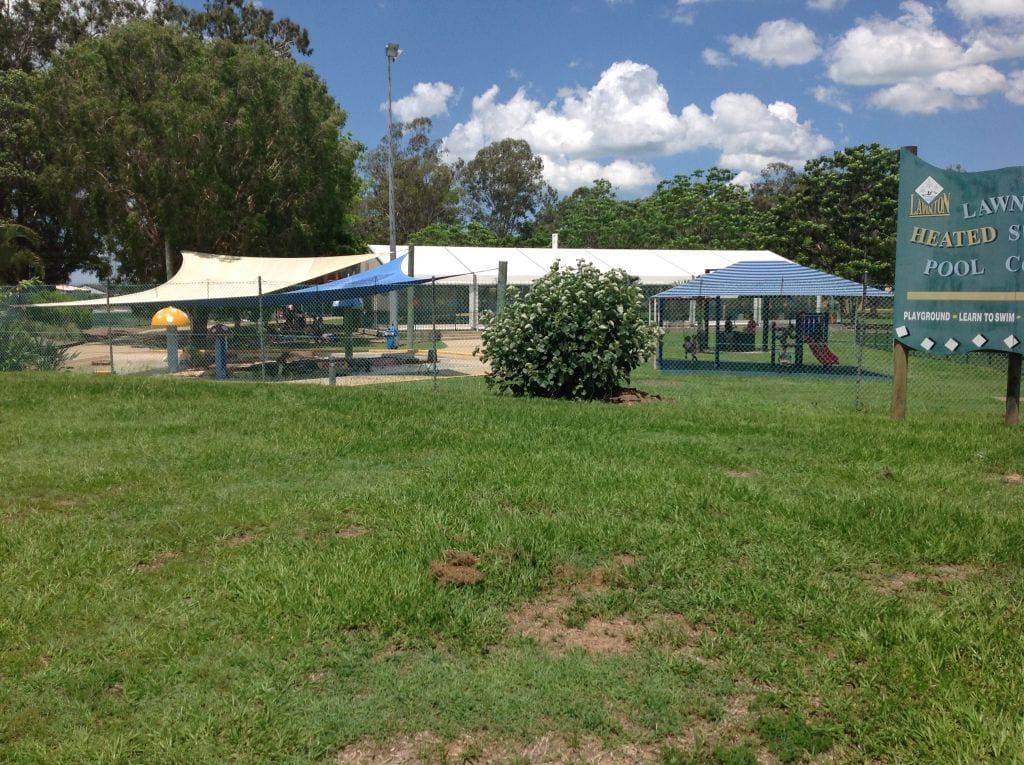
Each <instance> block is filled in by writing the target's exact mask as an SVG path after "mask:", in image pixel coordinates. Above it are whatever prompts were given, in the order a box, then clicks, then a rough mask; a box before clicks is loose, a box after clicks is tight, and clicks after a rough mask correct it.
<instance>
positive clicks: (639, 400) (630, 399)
mask: <svg viewBox="0 0 1024 765" xmlns="http://www.w3.org/2000/svg"><path fill="white" fill-rule="evenodd" d="M662 400H663V399H662V398H661V396H659V395H658V394H657V393H645V392H644V391H642V390H637V389H636V388H619V389H618V390H617V391H615V393H613V394H612V395H610V396H609V397H608V398H606V399H605V401H606V402H607V403H609V404H625V405H627V406H634V405H636V404H651V403H654V402H655V401H662Z"/></svg>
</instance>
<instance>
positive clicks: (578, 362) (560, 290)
mask: <svg viewBox="0 0 1024 765" xmlns="http://www.w3.org/2000/svg"><path fill="white" fill-rule="evenodd" d="M656 337H657V331H656V330H655V329H654V328H653V327H650V326H648V325H647V323H646V320H645V318H644V312H643V295H642V293H641V292H640V289H639V288H638V287H637V286H636V285H635V284H634V283H633V280H632V279H631V278H630V277H629V276H628V275H627V274H626V272H625V271H622V270H621V269H615V270H612V271H608V272H606V273H601V272H600V271H598V270H597V268H595V267H594V266H592V265H590V264H589V263H586V262H585V261H582V260H581V261H578V262H577V263H576V267H575V268H569V267H566V268H562V267H561V266H560V265H559V263H558V262H556V263H555V264H554V265H553V266H552V267H551V270H550V271H549V272H548V273H547V274H546V275H545V276H544V277H542V278H541V279H540V280H538V281H537V282H535V283H534V284H533V286H532V288H531V289H530V291H529V292H528V293H526V294H525V295H522V296H518V295H516V294H515V293H513V294H512V295H511V296H510V299H509V303H508V304H507V305H506V306H505V309H504V310H503V311H502V313H501V314H500V315H498V316H494V315H487V316H485V317H484V329H483V333H482V340H483V350H482V351H481V352H480V358H481V359H482V360H483V361H485V362H488V363H490V365H491V371H490V373H489V374H488V375H487V384H488V385H489V386H491V387H493V388H497V390H498V391H499V392H504V391H509V392H511V393H512V394H514V395H516V396H524V395H525V396H543V397H548V398H568V399H600V398H606V397H608V396H610V395H612V394H613V393H614V392H615V391H616V389H617V388H618V387H619V386H620V384H622V383H623V382H626V381H628V379H629V374H630V372H632V371H633V370H634V369H636V367H637V366H639V365H640V364H641V363H642V362H643V361H644V360H645V359H647V358H648V357H649V356H650V355H651V353H652V352H653V351H654V347H655V346H654V343H655V339H656Z"/></svg>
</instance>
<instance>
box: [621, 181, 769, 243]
mask: <svg viewBox="0 0 1024 765" xmlns="http://www.w3.org/2000/svg"><path fill="white" fill-rule="evenodd" d="M735 177H736V174H735V173H733V172H732V171H731V170H725V169H723V168H719V167H712V168H710V169H709V170H707V171H703V170H697V171H694V172H693V173H690V175H688V176H686V175H677V176H676V177H675V178H673V179H672V180H671V181H662V182H661V183H659V184H658V188H657V190H656V191H655V192H654V194H652V195H651V196H650V197H648V198H647V199H645V200H643V202H642V203H641V208H642V212H641V215H642V217H643V220H644V224H645V233H644V239H645V242H646V246H648V247H663V248H667V249H706V250H743V249H760V248H761V247H762V246H763V240H764V220H763V218H762V216H761V215H760V214H759V213H758V212H757V210H756V209H755V208H754V205H753V202H752V201H751V198H750V193H749V192H748V191H747V190H746V189H744V188H743V187H742V186H737V185H736V184H734V183H733V180H734V179H735Z"/></svg>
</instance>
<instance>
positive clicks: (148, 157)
mask: <svg viewBox="0 0 1024 765" xmlns="http://www.w3.org/2000/svg"><path fill="white" fill-rule="evenodd" d="M44 86H45V87H44V88H43V95H42V97H41V101H40V111H41V124H42V127H43V129H44V130H45V132H46V134H48V135H52V136H60V140H59V141H54V142H53V143H52V144H51V145H50V147H49V154H48V157H47V159H48V162H47V168H46V170H45V171H44V173H43V176H42V178H43V182H44V185H45V186H46V187H47V189H49V190H50V191H52V192H53V193H54V195H55V196H56V197H59V198H61V199H63V200H65V205H64V207H63V209H62V210H61V213H62V214H63V216H64V219H65V220H68V221H75V222H79V223H85V224H87V225H88V227H91V228H92V229H93V230H95V231H98V232H101V233H102V242H101V246H102V248H103V249H104V250H105V251H107V252H109V253H112V254H114V255H115V256H116V258H117V260H118V262H119V264H120V268H121V270H122V272H123V273H124V274H126V275H127V276H129V277H133V278H136V279H140V280H156V279H160V278H162V277H164V276H165V275H166V271H167V270H169V269H166V267H165V265H164V264H163V263H161V260H162V258H161V254H162V252H163V250H164V245H165V243H167V242H172V243H174V245H175V246H176V247H181V248H189V249H199V250H207V251H213V252H219V253H224V254H246V255H272V254H273V255H313V254H317V253H322V252H332V251H338V250H339V249H342V248H345V247H350V246H353V245H354V237H353V236H352V234H351V221H350V215H351V204H352V198H353V195H354V188H355V184H354V179H353V165H354V160H355V154H356V146H355V145H354V144H353V143H352V142H351V141H350V140H349V139H348V138H347V137H346V136H345V135H344V134H343V133H342V128H343V126H344V122H345V114H344V112H342V110H341V109H340V108H339V107H338V105H337V103H336V102H335V101H334V100H333V99H332V98H331V97H330V95H329V94H328V93H327V89H326V86H325V85H324V83H323V82H322V81H321V80H320V79H319V78H318V77H317V76H316V75H315V73H314V72H313V71H312V69H310V68H309V67H307V66H304V65H300V64H297V63H296V62H295V61H293V60H291V59H290V58H288V57H286V56H281V55H279V54H277V53H275V51H274V50H273V49H272V48H271V47H270V46H269V45H267V44H265V43H261V42H254V43H252V44H246V45H238V44H235V43H232V42H229V41H225V40H211V41H202V40H200V39H199V38H197V37H196V36H194V35H191V34H189V33H187V32H185V31H184V30H182V29H180V28H178V27H172V26H167V25H162V24H160V23H157V22H154V21H136V22H132V23H129V24H125V25H122V26H120V27H117V28H115V29H112V30H111V31H109V32H108V33H107V34H105V35H103V36H102V37H99V38H96V39H94V40H89V41H87V42H82V43H79V44H78V45H76V46H74V47H73V48H71V49H69V50H68V51H67V52H66V53H65V54H64V55H62V56H60V57H58V58H57V59H56V60H55V61H54V63H53V66H52V67H51V68H50V69H48V70H47V71H46V72H45V83H44Z"/></svg>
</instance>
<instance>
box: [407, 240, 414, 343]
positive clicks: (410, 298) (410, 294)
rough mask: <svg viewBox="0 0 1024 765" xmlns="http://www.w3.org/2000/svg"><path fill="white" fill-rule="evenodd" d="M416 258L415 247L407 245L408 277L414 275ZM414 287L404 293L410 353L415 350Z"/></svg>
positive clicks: (408, 288)
mask: <svg viewBox="0 0 1024 765" xmlns="http://www.w3.org/2000/svg"><path fill="white" fill-rule="evenodd" d="M415 257H416V247H415V245H411V244H410V245H409V255H408V256H407V257H406V262H407V263H408V264H409V276H413V275H414V271H413V269H414V268H415V261H414V258H415ZM414 289H415V288H414V287H412V286H409V287H407V288H406V291H405V305H406V314H405V315H406V318H405V334H406V341H407V343H406V344H407V346H408V348H409V350H410V351H412V350H415V348H416V296H415V294H414Z"/></svg>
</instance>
